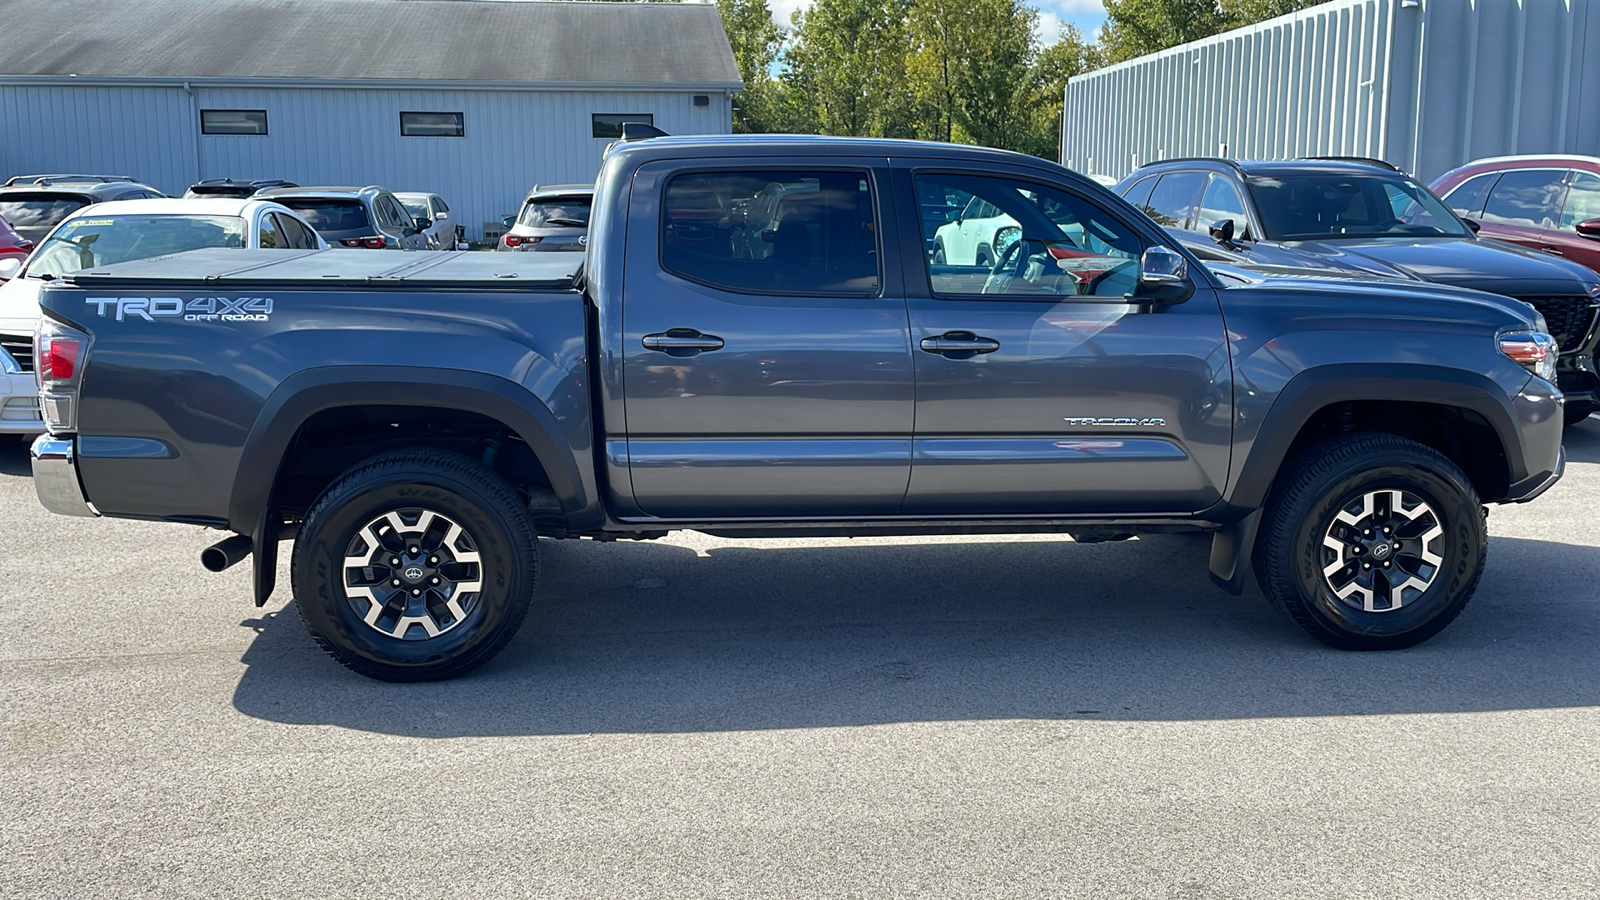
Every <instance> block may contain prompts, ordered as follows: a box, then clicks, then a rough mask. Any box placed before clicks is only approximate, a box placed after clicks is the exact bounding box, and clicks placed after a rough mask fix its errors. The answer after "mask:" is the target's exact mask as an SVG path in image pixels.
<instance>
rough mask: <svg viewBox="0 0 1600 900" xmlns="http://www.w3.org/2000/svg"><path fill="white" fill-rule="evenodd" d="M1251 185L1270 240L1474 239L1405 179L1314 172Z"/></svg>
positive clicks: (1437, 203)
mask: <svg viewBox="0 0 1600 900" xmlns="http://www.w3.org/2000/svg"><path fill="white" fill-rule="evenodd" d="M1249 184H1250V191H1251V193H1252V194H1253V195H1254V196H1255V201H1256V207H1257V208H1258V209H1260V210H1261V220H1262V225H1263V227H1264V230H1265V231H1266V238H1267V239H1268V240H1272V241H1314V240H1326V239H1328V238H1356V237H1471V236H1472V232H1471V231H1470V230H1469V229H1468V228H1467V227H1466V226H1465V225H1463V224H1462V223H1461V220H1460V219H1457V218H1456V217H1455V214H1454V213H1452V212H1450V210H1448V209H1446V208H1445V206H1444V204H1443V203H1441V202H1440V201H1439V199H1438V198H1437V197H1435V196H1433V194H1431V193H1429V191H1428V190H1427V189H1426V188H1424V187H1422V186H1421V185H1419V184H1417V183H1416V182H1414V181H1412V180H1411V179H1409V178H1406V177H1404V176H1401V175H1384V174H1380V173H1376V172H1374V173H1372V174H1370V175H1369V174H1366V173H1349V172H1335V173H1322V172H1313V173H1303V174H1289V175H1272V176H1256V177H1253V178H1251V179H1250V180H1249Z"/></svg>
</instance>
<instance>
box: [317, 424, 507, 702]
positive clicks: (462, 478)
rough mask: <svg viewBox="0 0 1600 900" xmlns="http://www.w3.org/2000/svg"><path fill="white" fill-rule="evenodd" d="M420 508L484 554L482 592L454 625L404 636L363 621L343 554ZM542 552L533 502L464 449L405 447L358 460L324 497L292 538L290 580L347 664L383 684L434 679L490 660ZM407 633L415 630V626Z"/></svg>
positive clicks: (327, 645)
mask: <svg viewBox="0 0 1600 900" xmlns="http://www.w3.org/2000/svg"><path fill="white" fill-rule="evenodd" d="M419 508H420V509H424V510H428V511H432V512H433V513H435V514H436V515H437V516H439V517H441V520H446V521H448V522H451V523H457V524H459V525H460V526H461V528H462V530H463V532H464V533H465V534H467V535H468V536H469V537H468V539H469V541H470V542H471V543H470V546H472V547H474V548H475V550H476V553H477V555H478V557H479V558H480V560H481V561H480V562H478V563H477V564H476V565H477V568H475V569H472V571H475V572H476V573H477V576H478V578H479V580H480V582H481V589H480V590H479V591H477V592H476V600H475V602H474V605H473V606H472V607H471V608H470V610H469V611H468V612H467V614H466V615H464V616H462V617H460V618H459V620H452V621H451V624H449V625H448V630H445V631H443V632H442V633H441V634H438V635H437V636H433V637H426V636H421V639H410V640H406V639H401V638H397V637H392V636H390V635H389V634H387V633H382V632H380V630H378V628H377V627H376V626H374V625H369V624H368V623H367V622H366V621H364V619H363V616H362V615H361V614H360V613H359V612H358V609H357V607H358V605H359V604H358V602H355V601H352V600H351V599H350V598H349V597H348V596H347V588H346V584H347V582H346V578H347V571H346V568H345V557H346V552H347V550H348V549H349V548H350V546H351V545H352V542H354V541H356V540H357V539H358V535H361V534H364V533H365V532H364V529H366V528H367V526H368V524H369V523H372V522H374V520H376V519H378V518H380V517H383V516H385V515H387V514H388V513H389V512H391V511H396V510H402V509H419ZM407 540H408V541H409V538H408V539H407ZM537 553H538V547H537V541H536V536H535V533H534V527H533V522H532V520H531V519H530V517H529V516H528V513H527V510H526V505H525V504H524V503H523V502H522V500H521V498H520V496H519V495H518V494H517V492H516V491H515V490H514V489H513V488H512V487H511V486H510V485H509V484H507V483H506V482H505V480H504V479H503V478H501V477H500V476H499V475H497V474H495V473H494V472H493V471H491V470H489V469H488V468H486V467H485V466H483V465H482V464H480V463H478V462H477V461H475V460H473V459H470V458H468V457H466V456H462V455H460V454H456V453H448V452H444V451H439V450H399V451H394V452H390V453H383V454H379V455H377V456H374V457H372V458H370V459H367V460H365V461H363V462H361V463H359V464H357V465H356V466H355V467H353V468H351V469H350V470H349V471H348V472H346V473H344V474H343V475H341V476H340V477H339V478H338V480H336V481H335V482H334V483H333V485H332V486H330V487H329V488H328V489H327V490H326V491H324V492H323V493H322V496H321V497H319V498H317V501H316V502H315V503H314V504H312V506H311V509H310V511H308V512H307V513H306V516H305V520H304V522H303V523H302V524H301V526H300V533H299V536H298V537H297V539H296V540H295V545H294V559H293V563H292V568H291V575H290V580H291V582H292V584H293V586H294V598H295V606H296V607H298V609H299V611H300V619H301V621H303V622H304V623H305V626H306V629H307V630H308V631H310V633H311V637H312V638H313V639H314V640H315V641H316V642H317V645H318V646H320V647H322V649H323V650H326V651H327V652H328V654H329V655H330V656H332V657H333V658H334V659H336V660H338V661H339V663H340V664H341V665H343V666H345V667H346V668H349V669H350V670H351V671H354V672H357V673H359V674H362V675H365V676H367V677H369V678H376V679H379V680H382V681H437V680H442V679H446V678H454V677H456V676H458V675H462V674H464V673H466V672H468V671H470V670H472V669H475V668H477V667H478V666H480V665H482V664H484V663H485V662H487V661H488V660H489V659H490V658H492V657H493V656H494V655H495V654H496V653H498V652H500V650H501V649H502V648H504V647H505V645H506V643H507V642H509V641H510V640H511V638H512V636H513V635H515V634H516V632H517V628H518V627H519V626H520V625H521V624H522V620H523V617H524V616H525V615H526V614H527V610H528V604H529V600H530V598H531V596H532V594H533V588H534V581H535V579H536V577H537V572H538V558H537ZM383 555H387V553H385V554H383ZM383 562H384V563H386V562H387V560H384V561H383ZM352 571H353V570H352ZM440 571H441V572H442V571H443V570H442V569H441V570H440ZM435 624H437V623H435ZM405 630H406V633H407V635H410V636H412V637H418V635H417V633H416V629H415V627H412V628H409V629H405ZM425 634H426V632H424V633H423V635H425Z"/></svg>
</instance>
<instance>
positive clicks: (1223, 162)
mask: <svg viewBox="0 0 1600 900" xmlns="http://www.w3.org/2000/svg"><path fill="white" fill-rule="evenodd" d="M1194 162H1203V163H1216V164H1217V165H1219V166H1227V167H1228V168H1230V169H1232V170H1234V171H1235V172H1238V173H1239V176H1240V177H1241V178H1242V177H1244V174H1245V172H1244V166H1241V165H1239V161H1238V160H1234V159H1227V158H1226V157H1221V156H1174V157H1173V158H1171V159H1158V160H1155V161H1154V162H1147V163H1145V164H1144V165H1142V166H1140V167H1139V168H1138V169H1135V170H1134V171H1135V172H1137V171H1139V170H1140V169H1148V168H1150V167H1151V166H1164V165H1166V164H1167V163H1194Z"/></svg>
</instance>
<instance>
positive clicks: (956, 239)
mask: <svg viewBox="0 0 1600 900" xmlns="http://www.w3.org/2000/svg"><path fill="white" fill-rule="evenodd" d="M1008 228H1009V229H1011V231H1010V232H1008V233H1007V234H1001V232H1002V231H1005V230H1006V229H1008ZM1016 231H1017V220H1016V219H1013V218H1011V217H1010V216H1008V215H1006V214H1005V213H1003V212H1001V211H1000V209H999V207H997V206H995V205H994V204H993V203H990V202H989V201H987V200H985V199H983V198H982V197H973V198H972V199H971V200H970V201H968V203H967V205H966V206H964V207H962V209H961V212H960V213H959V214H957V215H956V217H955V219H954V220H953V221H950V222H947V223H945V224H944V225H940V226H939V228H938V230H937V231H935V232H934V233H933V264H934V265H936V266H942V265H951V266H992V265H994V264H995V263H996V262H998V261H999V260H1000V254H1001V252H1002V251H1003V250H1004V249H1005V248H1003V247H1000V246H997V245H999V244H1001V243H1004V242H1005V241H1006V240H1007V239H1008V238H1009V239H1010V240H1012V241H1014V240H1016Z"/></svg>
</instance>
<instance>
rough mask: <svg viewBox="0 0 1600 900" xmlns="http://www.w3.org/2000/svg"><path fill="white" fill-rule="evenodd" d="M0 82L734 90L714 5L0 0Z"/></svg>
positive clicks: (731, 65) (378, 0)
mask: <svg viewBox="0 0 1600 900" xmlns="http://www.w3.org/2000/svg"><path fill="white" fill-rule="evenodd" d="M0 23H4V25H3V27H0V76H6V75H35V76H57V77H59V76H66V75H77V76H80V77H92V76H116V77H128V78H185V79H195V80H203V79H228V80H232V79H261V78H271V79H282V78H303V79H313V80H319V81H344V80H359V81H365V80H394V81H409V82H415V81H479V82H483V81H487V82H522V83H563V82H565V83H595V84H618V85H628V84H639V85H660V84H685V85H689V84H692V85H703V86H711V85H736V84H737V83H738V82H739V70H738V67H737V66H736V65H735V64H734V61H733V53H732V51H730V50H729V49H728V38H727V35H726V34H725V33H724V31H723V29H722V19H721V18H720V16H719V15H718V13H717V8H716V6H715V5H712V4H698V3H693V4H675V3H585V2H567V0H561V2H506V0H0Z"/></svg>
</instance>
